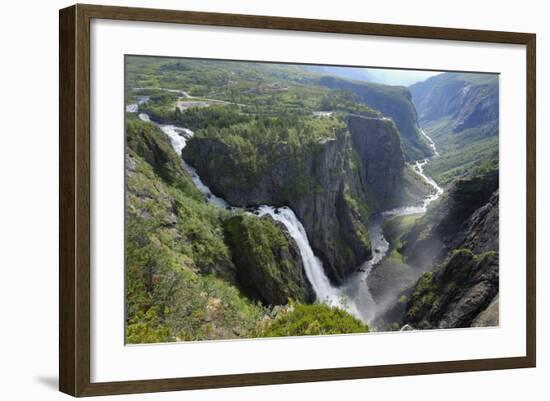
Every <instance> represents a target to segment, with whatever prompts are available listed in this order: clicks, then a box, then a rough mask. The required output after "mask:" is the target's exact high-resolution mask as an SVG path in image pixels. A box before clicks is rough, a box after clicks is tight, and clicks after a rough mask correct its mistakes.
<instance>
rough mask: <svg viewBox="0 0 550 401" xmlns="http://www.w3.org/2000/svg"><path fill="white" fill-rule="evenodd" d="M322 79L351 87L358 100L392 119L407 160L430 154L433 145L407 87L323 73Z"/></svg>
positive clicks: (335, 86)
mask: <svg viewBox="0 0 550 401" xmlns="http://www.w3.org/2000/svg"><path fill="white" fill-rule="evenodd" d="M319 83H320V84H321V85H323V86H326V87H328V88H331V89H342V90H349V91H352V92H353V93H355V94H356V95H357V97H358V100H359V101H361V102H363V103H365V104H367V105H368V106H369V107H371V108H373V109H375V110H378V111H380V112H381V113H382V114H383V115H385V116H386V117H389V118H391V119H393V121H395V125H396V126H397V129H398V132H399V134H400V136H401V140H402V142H403V150H404V154H405V158H406V159H407V160H418V159H422V158H424V157H428V156H430V155H431V150H430V147H429V146H428V144H427V143H426V141H424V139H423V138H422V136H421V134H420V130H419V127H418V122H417V115H416V110H415V108H414V105H413V103H412V97H411V93H410V92H409V90H408V89H407V88H405V87H401V86H389V85H380V84H374V83H366V82H365V83H362V82H353V81H346V80H343V79H339V78H335V77H328V76H327V77H322V78H321V79H320V80H319Z"/></svg>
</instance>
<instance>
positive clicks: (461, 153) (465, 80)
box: [409, 73, 499, 186]
mask: <svg viewBox="0 0 550 401" xmlns="http://www.w3.org/2000/svg"><path fill="white" fill-rule="evenodd" d="M409 89H410V91H411V93H412V101H413V103H414V105H415V106H416V109H417V111H418V118H419V122H420V125H421V126H422V128H424V129H425V130H426V132H428V133H429V135H430V137H431V138H432V139H433V140H434V141H435V143H436V144H437V148H438V150H439V153H440V154H441V157H439V158H436V159H434V160H433V161H432V163H430V164H429V165H428V167H427V169H426V171H427V173H428V174H429V175H431V176H432V177H433V178H434V179H435V180H436V181H437V182H438V183H439V184H440V185H443V186H445V185H449V184H450V183H452V181H453V180H455V179H456V178H459V177H461V176H464V175H467V174H469V172H470V171H471V170H472V169H473V168H475V166H476V165H479V164H482V163H484V162H485V161H486V160H488V159H496V160H498V133H499V124H498V122H499V79H498V76H497V75H495V74H462V73H444V74H440V75H436V76H433V77H431V78H429V79H427V80H426V81H424V82H419V83H416V84H414V85H411V86H410V87H409Z"/></svg>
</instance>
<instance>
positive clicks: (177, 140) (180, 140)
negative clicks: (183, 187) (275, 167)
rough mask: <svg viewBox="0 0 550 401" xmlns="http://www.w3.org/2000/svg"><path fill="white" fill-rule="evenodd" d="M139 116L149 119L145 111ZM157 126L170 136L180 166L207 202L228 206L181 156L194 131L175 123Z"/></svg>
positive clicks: (223, 206)
mask: <svg viewBox="0 0 550 401" xmlns="http://www.w3.org/2000/svg"><path fill="white" fill-rule="evenodd" d="M139 117H140V118H141V119H142V120H143V121H151V120H150V119H149V116H148V115H147V114H145V113H141V114H140V115H139ZM157 126H158V127H159V128H160V129H161V130H162V132H164V133H165V134H166V135H167V136H168V138H170V142H171V144H172V148H173V149H174V151H175V152H176V153H177V154H178V156H179V157H180V158H181V165H182V167H183V168H184V169H185V171H187V173H188V174H189V175H190V176H191V180H192V181H193V182H194V183H195V186H196V187H197V188H198V190H199V191H201V192H202V193H203V194H204V195H205V196H206V199H207V200H208V202H209V203H211V204H213V205H214V206H217V207H221V208H228V207H229V204H228V203H227V202H226V201H225V199H223V198H220V197H219V196H216V195H214V194H213V193H212V191H211V190H210V188H208V186H207V185H206V184H205V183H204V182H202V180H201V178H200V177H199V175H198V174H197V170H195V169H194V168H193V167H192V166H190V165H189V164H187V162H186V161H185V160H183V158H182V157H181V151H182V150H183V148H185V146H186V145H187V140H188V139H189V138H192V137H193V136H194V135H195V133H194V132H193V131H191V130H190V129H188V128H181V127H177V126H175V125H169V124H157Z"/></svg>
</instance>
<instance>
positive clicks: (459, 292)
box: [404, 249, 499, 329]
mask: <svg viewBox="0 0 550 401" xmlns="http://www.w3.org/2000/svg"><path fill="white" fill-rule="evenodd" d="M498 276H499V274H498V253H496V252H487V253H484V254H481V255H475V254H474V253H472V252H471V251H469V250H466V249H461V250H457V251H454V252H453V253H452V254H451V256H450V257H449V258H448V259H447V260H446V261H445V262H444V263H443V264H442V265H440V266H439V267H438V268H437V269H436V270H435V271H434V272H430V273H426V274H425V275H423V276H422V277H421V279H420V280H419V281H418V283H417V284H416V287H415V289H414V292H413V293H412V295H411V297H410V299H409V301H408V304H407V310H406V313H405V318H404V323H405V324H410V325H411V326H413V327H416V328H420V329H430V328H441V329H444V328H456V327H470V326H471V325H472V323H473V322H474V319H476V317H478V316H479V314H480V313H481V312H483V311H484V310H485V309H486V308H487V307H488V306H489V304H490V303H491V302H492V300H493V299H494V297H495V296H496V294H497V293H498Z"/></svg>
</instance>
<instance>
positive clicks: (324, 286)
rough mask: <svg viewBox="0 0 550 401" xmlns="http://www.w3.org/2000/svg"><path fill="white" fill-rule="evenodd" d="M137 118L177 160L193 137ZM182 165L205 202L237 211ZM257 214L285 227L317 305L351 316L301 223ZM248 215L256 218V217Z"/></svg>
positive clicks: (283, 214)
mask: <svg viewBox="0 0 550 401" xmlns="http://www.w3.org/2000/svg"><path fill="white" fill-rule="evenodd" d="M130 106H132V105H129V106H127V107H126V110H131V112H137V109H138V108H137V105H136V107H130ZM139 118H140V119H141V120H142V121H146V122H151V123H153V124H155V125H157V126H158V127H159V128H160V129H161V130H162V132H163V133H164V134H166V135H167V136H168V138H170V142H171V144H172V148H173V149H174V151H175V152H176V153H177V154H178V155H179V156H180V157H181V152H182V150H183V149H184V148H185V146H186V145H187V140H188V139H190V138H192V137H193V136H194V132H193V131H191V130H190V129H188V128H182V127H177V126H175V125H170V124H157V123H155V122H153V121H151V119H150V118H149V115H147V114H145V113H140V114H139ZM181 163H182V167H183V168H184V169H185V170H186V171H187V172H188V173H189V175H190V176H191V179H192V180H193V182H194V183H195V185H196V187H197V188H198V189H199V190H200V191H201V192H202V193H203V194H205V195H206V198H207V200H208V202H210V203H211V204H213V205H214V206H217V207H220V208H225V209H232V210H237V209H238V208H235V207H231V206H230V205H229V204H228V203H227V202H226V201H225V199H223V198H220V197H218V196H216V195H214V194H213V193H212V191H211V190H210V188H208V186H207V185H206V184H204V182H203V181H202V180H201V178H200V177H199V175H198V174H197V171H196V170H195V169H194V168H193V167H192V166H190V165H189V164H187V162H186V161H185V160H183V158H181ZM256 213H257V215H258V216H260V217H261V216H266V215H269V216H271V217H272V218H273V219H274V220H276V221H279V222H281V223H282V224H283V225H284V226H285V227H286V229H287V230H288V233H289V234H290V236H291V237H292V238H293V239H294V241H295V242H296V244H297V246H298V249H299V251H300V256H301V258H302V263H303V265H304V270H305V273H306V276H307V278H308V280H309V282H310V283H311V286H312V287H313V290H314V292H315V295H316V297H317V300H318V301H319V302H325V303H327V304H329V305H333V306H338V307H341V308H345V309H347V310H349V311H350V312H352V313H354V312H355V309H354V306H353V305H347V304H346V302H345V301H344V298H343V296H342V294H341V292H340V291H339V290H338V289H337V288H334V287H333V286H332V285H331V284H330V281H329V279H328V277H327V276H326V274H325V270H324V268H323V264H322V262H321V260H320V259H319V258H318V257H317V256H315V254H314V253H313V249H311V245H310V244H309V240H308V238H307V234H306V230H305V229H304V226H303V225H302V223H301V222H300V220H298V218H297V217H296V215H295V214H294V212H293V211H292V209H290V208H289V207H281V208H274V207H272V206H268V205H261V206H259V207H258V208H257V209H256ZM250 214H251V215H256V214H255V213H250Z"/></svg>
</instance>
